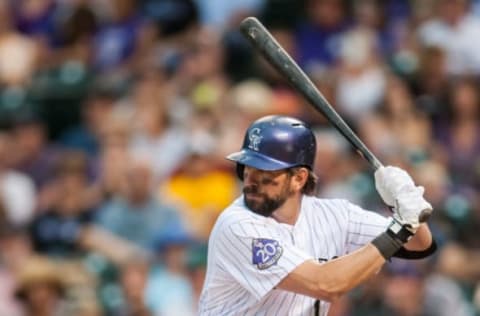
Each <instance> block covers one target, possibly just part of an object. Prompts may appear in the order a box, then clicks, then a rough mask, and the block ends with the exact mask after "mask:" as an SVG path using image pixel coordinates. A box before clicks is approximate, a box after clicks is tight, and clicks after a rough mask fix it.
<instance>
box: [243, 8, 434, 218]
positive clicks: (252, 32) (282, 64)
mask: <svg viewBox="0 0 480 316" xmlns="http://www.w3.org/2000/svg"><path fill="white" fill-rule="evenodd" d="M240 31H241V32H242V34H243V35H244V36H245V37H246V38H247V39H248V40H249V41H250V43H251V44H252V45H253V46H254V47H255V48H256V49H257V50H259V51H260V52H261V53H262V55H263V57H264V58H265V59H266V60H267V61H268V62H269V63H270V64H271V65H272V66H274V67H275V69H277V70H278V71H279V72H280V73H281V74H282V75H283V76H285V77H286V78H287V79H288V81H289V82H290V84H291V85H292V86H293V87H294V88H295V89H296V90H297V91H299V92H300V93H301V94H302V95H303V96H304V97H305V98H306V99H307V101H309V104H310V105H311V106H313V108H314V109H315V110H317V111H319V112H320V113H322V114H323V115H324V116H325V117H326V118H327V120H328V121H329V122H330V123H331V124H332V125H333V126H334V127H335V128H336V129H337V130H338V131H339V132H340V133H341V134H342V135H343V136H344V137H345V138H346V139H347V140H348V142H349V143H350V144H352V146H353V147H354V148H355V149H356V151H357V152H358V153H359V154H360V155H361V156H362V157H363V158H364V159H365V160H366V161H367V162H368V163H369V164H370V165H371V166H372V167H373V169H374V170H377V169H378V168H380V167H382V166H383V165H382V163H381V162H380V161H379V160H378V159H377V157H375V155H374V154H373V153H372V152H371V151H370V150H369V149H368V148H367V146H366V145H365V144H364V143H363V142H362V141H361V140H360V138H358V136H357V135H356V134H355V133H354V132H353V131H352V129H351V128H350V127H349V126H348V125H347V123H345V121H344V120H343V119H342V117H341V116H340V115H339V114H338V113H337V112H336V111H335V109H334V108H333V107H332V106H331V105H330V103H329V102H328V101H327V99H325V97H324V96H323V95H322V93H321V92H320V91H318V89H317V88H316V87H315V85H314V84H313V83H312V81H311V80H310V78H308V76H307V75H306V74H305V73H304V72H303V70H302V69H301V68H300V67H299V66H298V65H297V63H296V62H295V61H294V60H293V59H292V58H291V57H290V56H289V55H288V53H287V52H286V51H285V50H284V49H283V48H282V47H281V46H280V44H279V43H278V42H277V41H276V40H275V38H274V37H273V36H272V34H270V32H269V31H268V30H267V29H266V28H265V27H264V26H263V24H262V23H261V22H260V21H259V20H258V19H257V18H255V17H248V18H246V19H244V20H243V21H242V22H241V23H240ZM431 212H432V210H423V211H422V213H421V215H420V218H419V220H420V222H425V221H426V220H427V219H428V217H429V216H430V214H431Z"/></svg>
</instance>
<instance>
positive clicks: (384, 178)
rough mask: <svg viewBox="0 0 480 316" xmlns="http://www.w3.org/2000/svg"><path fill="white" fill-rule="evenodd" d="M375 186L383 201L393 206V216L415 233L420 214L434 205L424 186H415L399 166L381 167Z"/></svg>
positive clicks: (376, 174) (377, 172)
mask: <svg viewBox="0 0 480 316" xmlns="http://www.w3.org/2000/svg"><path fill="white" fill-rule="evenodd" d="M375 187H376V188H377V191H378V193H379V194H380V196H381V197H382V199H383V201H384V202H385V203H386V204H388V205H389V206H392V207H393V211H394V215H393V218H394V219H395V220H396V221H397V222H398V223H399V224H401V225H402V226H406V227H407V228H408V229H409V230H410V231H411V232H412V233H415V231H416V230H417V228H418V226H420V215H421V213H422V211H424V210H432V206H431V205H430V203H428V202H427V201H426V200H425V199H424V197H423V193H424V188H423V187H421V186H415V183H414V182H413V180H412V178H411V177H410V176H409V175H408V173H407V172H406V171H404V170H402V169H400V168H398V167H392V166H388V167H381V168H379V169H378V170H377V171H376V172H375Z"/></svg>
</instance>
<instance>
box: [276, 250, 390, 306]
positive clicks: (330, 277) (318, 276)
mask: <svg viewBox="0 0 480 316" xmlns="http://www.w3.org/2000/svg"><path fill="white" fill-rule="evenodd" d="M384 263H385V258H384V257H383V256H382V255H381V254H380V252H379V251H378V249H377V248H376V247H374V246H373V245H372V244H367V245H365V246H363V247H362V248H360V249H358V250H356V251H354V252H352V253H351V254H348V255H346V256H343V257H340V258H337V259H334V260H331V261H328V262H326V263H322V264H321V263H318V262H317V261H315V260H309V261H305V262H304V263H302V264H300V265H299V266H298V267H297V268H296V269H295V270H293V271H292V272H291V273H290V274H288V275H287V277H285V278H284V279H283V280H282V281H281V282H280V283H279V284H278V286H277V288H279V289H282V290H285V291H290V292H295V293H299V294H304V295H308V296H311V297H314V298H317V299H320V300H326V301H334V300H335V299H337V298H339V297H340V296H342V295H343V294H345V293H346V292H348V291H349V290H351V289H353V288H354V287H356V286H358V285H359V284H361V283H362V282H364V281H365V280H367V279H368V278H369V277H371V276H372V275H374V274H375V273H377V272H378V270H379V269H380V268H381V267H382V265H383V264H384Z"/></svg>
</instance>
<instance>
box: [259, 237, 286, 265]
mask: <svg viewBox="0 0 480 316" xmlns="http://www.w3.org/2000/svg"><path fill="white" fill-rule="evenodd" d="M282 253H283V248H282V246H281V245H280V243H279V242H278V241H276V240H274V239H267V238H255V239H253V242H252V255H253V256H252V259H253V260H252V261H253V264H256V265H257V268H258V269H260V270H264V269H267V268H269V267H271V266H273V265H274V264H276V263H277V262H278V259H280V257H281V256H282Z"/></svg>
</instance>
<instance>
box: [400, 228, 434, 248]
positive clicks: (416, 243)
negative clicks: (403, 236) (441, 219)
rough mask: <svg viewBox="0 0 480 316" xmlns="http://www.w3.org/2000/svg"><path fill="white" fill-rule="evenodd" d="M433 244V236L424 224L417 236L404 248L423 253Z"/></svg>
mask: <svg viewBox="0 0 480 316" xmlns="http://www.w3.org/2000/svg"><path fill="white" fill-rule="evenodd" d="M431 244H432V234H431V232H430V229H429V228H428V225H427V224H422V225H420V227H419V228H418V230H417V232H416V233H415V235H414V236H413V237H412V239H410V240H409V241H408V242H407V243H406V244H405V246H404V248H405V249H407V250H411V251H422V250H425V249H427V248H428V247H430V245H431Z"/></svg>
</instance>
